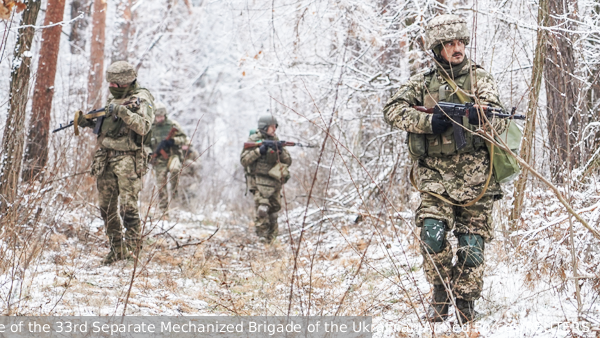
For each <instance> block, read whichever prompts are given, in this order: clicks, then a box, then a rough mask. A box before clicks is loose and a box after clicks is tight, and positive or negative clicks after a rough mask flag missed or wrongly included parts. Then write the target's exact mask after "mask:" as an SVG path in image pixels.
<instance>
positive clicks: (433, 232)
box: [421, 218, 446, 254]
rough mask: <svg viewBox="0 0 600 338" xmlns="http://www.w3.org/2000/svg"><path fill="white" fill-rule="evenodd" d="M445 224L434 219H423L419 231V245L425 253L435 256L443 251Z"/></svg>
mask: <svg viewBox="0 0 600 338" xmlns="http://www.w3.org/2000/svg"><path fill="white" fill-rule="evenodd" d="M445 241H446V224H445V223H444V221H440V220H438V219H434V218H425V219H424V220H423V227H422V229H421V244H422V246H423V248H424V249H425V251H427V252H428V253H430V254H436V253H440V252H442V250H444V244H445Z"/></svg>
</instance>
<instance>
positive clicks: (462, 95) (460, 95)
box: [410, 71, 494, 208]
mask: <svg viewBox="0 0 600 338" xmlns="http://www.w3.org/2000/svg"><path fill="white" fill-rule="evenodd" d="M440 74H441V75H442V77H443V78H444V80H446V82H448V84H449V85H450V87H452V89H453V90H454V92H455V93H456V96H458V98H459V99H460V100H461V101H463V104H464V103H466V102H471V99H470V98H469V97H468V96H467V95H466V94H465V93H464V92H463V91H462V89H460V88H458V86H457V85H456V83H455V82H454V81H453V80H452V79H450V77H448V75H447V74H446V72H445V71H441V72H440ZM469 75H470V74H469ZM457 127H458V126H453V128H457ZM458 128H461V127H458ZM486 142H487V141H486ZM489 153H490V171H489V172H488V176H487V179H486V180H485V185H484V186H483V189H482V190H481V193H480V194H479V195H478V196H477V197H475V199H473V200H472V201H469V202H467V203H465V204H456V203H453V202H451V201H450V200H448V199H447V198H445V197H444V196H442V195H440V194H436V193H434V192H431V191H424V190H420V189H419V188H418V187H417V184H416V183H415V178H414V169H415V167H414V166H413V167H412V168H411V169H410V183H411V184H412V185H413V187H415V189H417V191H418V192H420V193H427V194H429V195H431V196H433V197H436V198H438V199H440V200H442V201H444V202H446V203H448V204H451V205H454V206H457V207H462V208H466V207H470V206H472V205H473V204H475V203H477V201H479V200H480V199H481V198H482V197H483V195H484V194H485V192H486V191H487V189H488V187H489V185H490V179H491V178H492V172H493V170H494V143H492V144H491V151H490V152H489Z"/></svg>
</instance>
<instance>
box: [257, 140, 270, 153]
mask: <svg viewBox="0 0 600 338" xmlns="http://www.w3.org/2000/svg"><path fill="white" fill-rule="evenodd" d="M267 149H268V147H267V145H266V144H264V143H263V144H261V145H260V147H259V148H258V151H260V154H261V155H266V154H267Z"/></svg>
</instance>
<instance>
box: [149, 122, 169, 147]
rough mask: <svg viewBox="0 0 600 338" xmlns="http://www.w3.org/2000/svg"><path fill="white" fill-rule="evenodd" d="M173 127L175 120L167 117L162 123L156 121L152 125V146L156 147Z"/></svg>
mask: <svg viewBox="0 0 600 338" xmlns="http://www.w3.org/2000/svg"><path fill="white" fill-rule="evenodd" d="M171 128H173V121H171V120H170V119H168V118H165V121H164V122H163V123H161V124H158V123H155V124H154V125H153V126H152V148H155V147H156V146H157V145H158V144H159V143H160V142H161V141H162V140H164V139H166V138H167V136H168V135H169V132H170V131H171Z"/></svg>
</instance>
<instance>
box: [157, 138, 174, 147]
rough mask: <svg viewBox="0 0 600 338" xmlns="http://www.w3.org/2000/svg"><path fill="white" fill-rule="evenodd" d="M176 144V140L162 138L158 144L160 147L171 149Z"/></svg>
mask: <svg viewBox="0 0 600 338" xmlns="http://www.w3.org/2000/svg"><path fill="white" fill-rule="evenodd" d="M174 145H175V140H173V139H171V140H162V141H161V142H160V144H159V145H158V149H169V148H171V147H172V146H174Z"/></svg>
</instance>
